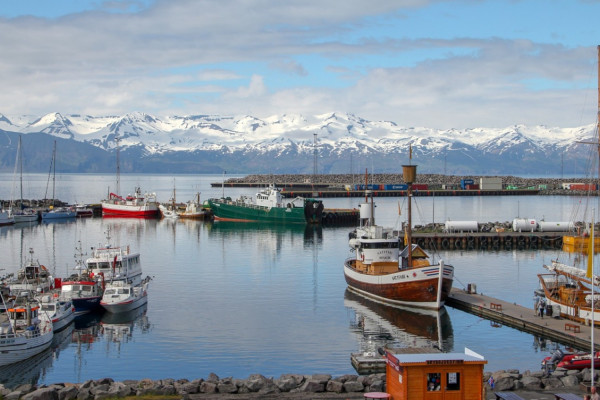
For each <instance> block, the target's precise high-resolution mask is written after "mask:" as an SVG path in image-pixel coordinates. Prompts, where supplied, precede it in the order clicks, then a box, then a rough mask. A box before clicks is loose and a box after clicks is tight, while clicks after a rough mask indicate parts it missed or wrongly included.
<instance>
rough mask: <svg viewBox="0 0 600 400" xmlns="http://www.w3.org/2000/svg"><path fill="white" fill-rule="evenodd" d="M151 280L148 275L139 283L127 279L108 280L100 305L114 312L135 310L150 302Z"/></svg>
mask: <svg viewBox="0 0 600 400" xmlns="http://www.w3.org/2000/svg"><path fill="white" fill-rule="evenodd" d="M151 280H152V278H150V277H149V276H147V277H146V278H144V279H143V280H142V281H141V282H140V283H138V284H132V283H130V282H128V281H127V280H115V281H112V282H108V283H107V284H106V289H105V290H104V295H103V296H102V300H101V301H100V305H101V306H102V307H103V308H104V309H105V310H106V311H107V312H109V313H113V314H116V313H123V312H128V311H131V310H135V309H136V308H139V307H141V306H143V305H144V304H146V303H147V302H148V285H149V283H150V281H151Z"/></svg>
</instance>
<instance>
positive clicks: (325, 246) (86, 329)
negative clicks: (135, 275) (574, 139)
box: [0, 174, 579, 385]
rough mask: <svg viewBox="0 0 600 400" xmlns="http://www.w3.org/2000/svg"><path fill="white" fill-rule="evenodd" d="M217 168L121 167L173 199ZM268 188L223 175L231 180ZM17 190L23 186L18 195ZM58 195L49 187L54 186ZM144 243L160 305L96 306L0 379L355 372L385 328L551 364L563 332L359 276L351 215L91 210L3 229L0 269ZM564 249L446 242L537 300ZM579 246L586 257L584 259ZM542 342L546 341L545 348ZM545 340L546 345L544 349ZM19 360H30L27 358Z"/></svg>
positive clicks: (0, 192) (448, 207) (463, 212)
mask: <svg viewBox="0 0 600 400" xmlns="http://www.w3.org/2000/svg"><path fill="white" fill-rule="evenodd" d="M0 177H1V178H2V182H4V183H2V184H0V198H2V199H9V198H10V197H11V196H13V195H14V189H13V188H12V184H11V182H12V174H5V175H3V174H0ZM221 179H222V177H221V176H220V175H219V176H207V175H202V176H177V177H175V179H174V178H173V177H172V176H156V175H123V176H122V177H121V188H122V189H123V190H122V193H127V192H132V191H133V188H134V186H136V185H139V186H141V187H142V190H148V191H153V192H156V194H157V196H158V199H159V200H160V201H164V202H166V201H168V200H169V198H170V197H171V195H172V192H173V187H174V186H175V187H176V193H177V200H178V201H187V200H190V199H192V198H193V197H194V195H195V193H196V192H201V198H202V199H206V198H208V197H216V196H221V194H222V189H221V188H212V187H211V186H210V183H211V182H215V181H216V182H218V181H220V180H221ZM24 182H25V197H26V198H42V197H44V191H45V190H46V185H47V177H46V176H43V175H41V174H39V175H28V176H26V177H25V178H24ZM114 186H115V184H114V177H112V176H108V175H77V174H72V175H61V176H60V177H57V184H56V197H57V198H59V199H61V200H64V201H68V202H71V203H75V202H83V203H97V202H99V201H100V200H101V199H102V198H103V197H105V194H106V193H107V192H108V190H109V187H112V189H110V190H112V191H114ZM254 191H255V190H254V189H236V190H231V189H227V188H225V194H226V195H230V196H232V197H237V196H238V195H239V194H242V193H244V194H253V193H254ZM11 193H13V194H11ZM50 196H51V195H50ZM359 201H360V199H357V198H343V199H325V200H324V203H325V206H326V207H327V208H352V207H356V206H357V204H358V202H359ZM376 201H377V211H376V213H377V222H378V223H379V224H381V225H388V226H399V225H400V223H401V222H402V221H404V220H405V219H406V217H405V214H404V213H402V215H398V209H399V208H400V209H402V210H403V209H405V204H404V199H402V198H381V199H376ZM578 201H579V199H574V198H569V197H558V196H549V197H545V196H526V197H508V196H506V197H470V198H465V197H448V198H435V199H432V198H419V199H417V201H416V203H417V204H416V207H415V208H414V209H415V220H416V221H415V223H416V224H419V223H428V222H431V221H436V222H443V221H445V220H447V219H452V220H477V221H479V222H488V221H512V219H513V218H515V217H528V218H536V219H542V218H546V220H552V221H568V220H570V219H572V210H573V209H574V203H577V202H578ZM108 230H110V232H111V235H112V238H113V242H114V243H115V244H122V245H130V246H131V249H132V250H134V251H139V252H140V253H141V257H142V264H143V269H144V273H145V274H147V275H151V276H153V277H154V280H153V282H152V284H151V287H150V292H149V302H148V305H147V307H145V308H144V309H141V310H138V312H136V313H134V314H133V315H124V316H119V317H118V318H114V317H111V316H110V315H104V316H90V317H87V318H81V319H78V320H77V321H76V323H75V324H74V325H72V326H71V327H70V328H69V329H68V330H65V331H63V332H61V334H60V335H58V337H56V338H55V342H56V343H55V346H54V348H53V349H51V350H48V351H47V352H45V353H42V354H40V355H39V356H37V357H35V358H33V359H30V360H27V361H25V362H23V363H22V364H20V365H19V366H18V367H17V368H15V367H14V366H13V367H11V368H4V369H0V383H5V384H9V385H14V384H17V383H21V382H25V381H28V382H39V383H53V382H82V381H85V380H87V379H98V378H102V377H112V378H114V379H115V380H124V379H142V378H151V379H162V378H176V379H178V378H188V379H195V378H205V377H207V376H208V375H209V374H210V373H211V372H214V373H216V374H217V375H219V376H222V377H224V376H233V377H237V378H245V377H247V376H248V375H250V374H253V373H261V374H263V375H265V376H279V375H281V374H283V373H306V374H311V373H330V374H332V375H334V376H337V375H341V374H346V373H355V371H354V369H353V368H352V365H351V364H350V354H351V353H353V352H358V351H372V350H374V349H375V348H376V347H377V346H378V345H380V344H383V343H393V344H394V345H397V346H415V345H420V344H423V343H429V344H437V345H438V346H440V347H441V348H442V349H443V350H444V351H457V352H462V351H464V348H465V347H468V348H470V349H472V350H474V351H476V352H478V353H480V354H483V355H484V356H485V358H486V359H487V360H488V364H487V366H486V370H489V371H495V370H499V369H507V368H519V369H521V370H526V369H530V370H539V365H540V361H541V359H542V358H543V357H544V356H546V355H547V354H549V352H550V351H551V350H552V348H553V345H552V344H551V343H546V342H545V341H542V342H540V341H539V339H538V338H535V337H534V336H532V335H530V334H526V333H523V332H520V331H517V330H514V329H512V328H508V327H504V326H502V327H497V326H495V324H492V323H490V321H487V320H484V319H481V318H477V317H475V316H473V315H470V314H467V313H464V312H462V311H459V310H455V309H453V308H450V307H446V308H445V310H444V311H442V312H441V313H425V314H424V313H422V312H419V311H417V310H410V309H397V308H393V307H389V306H384V305H381V304H378V303H374V302H371V301H368V300H366V299H363V298H362V297H360V296H356V295H354V294H353V293H350V292H348V291H347V290H346V283H345V281H344V276H343V272H342V263H343V261H344V259H345V258H347V257H348V256H350V251H349V247H348V244H347V241H348V232H349V231H350V230H351V227H304V226H271V225H260V224H239V223H223V222H217V223H210V222H202V221H184V220H181V221H170V220H137V219H113V218H111V219H102V218H94V219H83V220H73V221H69V222H62V223H57V222H53V223H36V224H31V225H16V226H11V227H2V228H0V252H1V254H2V262H1V264H0V269H3V270H2V271H0V273H2V274H4V273H10V272H15V271H16V270H17V269H18V268H19V266H20V265H21V264H22V263H23V262H24V260H25V259H26V258H27V257H28V249H29V248H32V249H33V250H34V252H35V253H34V255H35V258H37V259H39V261H40V262H41V263H42V264H44V265H46V266H47V267H48V268H49V269H50V270H51V271H53V272H54V274H55V275H56V276H65V275H67V274H69V273H70V272H71V270H72V268H73V267H74V265H75V248H76V247H77V245H78V243H81V245H82V248H83V249H84V251H86V249H87V253H89V252H90V251H89V250H90V248H91V247H94V246H98V245H101V244H104V243H105V241H106V240H105V236H106V235H105V232H106V231H108ZM557 256H559V253H558V252H557V251H554V250H546V251H543V250H538V251H516V250H515V251H497V252H492V251H485V252H483V251H450V252H441V253H440V254H436V255H435V257H441V258H443V259H444V260H445V262H446V263H451V264H453V265H454V266H455V268H456V272H455V273H456V279H455V282H454V286H455V287H460V288H462V287H465V286H466V285H467V284H468V283H475V284H476V285H477V289H478V291H479V292H483V293H485V294H487V295H491V296H495V297H499V298H502V299H506V300H509V301H513V302H516V303H518V304H521V305H524V306H527V307H531V306H532V302H533V290H534V289H535V288H537V286H538V283H537V274H538V273H540V272H543V271H544V269H543V268H542V265H543V263H544V262H549V261H550V260H551V259H552V258H556V257H557ZM571 261H572V260H571ZM540 346H541V347H540ZM544 347H545V348H544ZM16 371H18V372H16Z"/></svg>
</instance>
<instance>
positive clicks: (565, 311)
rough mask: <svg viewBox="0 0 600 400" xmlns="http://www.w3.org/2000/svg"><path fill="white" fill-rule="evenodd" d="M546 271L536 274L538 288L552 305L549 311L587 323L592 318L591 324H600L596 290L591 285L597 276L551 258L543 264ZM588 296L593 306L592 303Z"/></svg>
mask: <svg viewBox="0 0 600 400" xmlns="http://www.w3.org/2000/svg"><path fill="white" fill-rule="evenodd" d="M544 268H546V269H547V270H548V271H549V272H548V273H543V274H538V278H539V281H540V289H541V290H540V291H541V292H542V294H543V296H544V297H545V299H546V304H547V305H549V306H551V307H552V311H553V314H557V315H560V316H561V317H562V318H568V319H571V320H573V321H577V322H582V323H589V322H590V321H591V320H592V318H593V320H594V324H595V325H600V302H598V300H600V293H598V289H596V290H595V292H596V294H593V293H592V285H594V286H595V287H596V288H597V287H598V286H599V285H600V277H598V276H596V275H594V276H593V278H588V277H587V276H586V271H584V270H583V269H581V268H578V267H575V266H570V265H566V264H563V263H561V262H559V261H558V260H552V262H551V263H550V264H544ZM592 296H593V298H594V299H595V301H594V303H596V304H595V306H594V307H592Z"/></svg>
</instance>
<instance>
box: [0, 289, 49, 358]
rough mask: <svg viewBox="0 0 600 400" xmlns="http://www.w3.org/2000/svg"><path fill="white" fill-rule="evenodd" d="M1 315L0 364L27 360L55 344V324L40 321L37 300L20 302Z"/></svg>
mask: <svg viewBox="0 0 600 400" xmlns="http://www.w3.org/2000/svg"><path fill="white" fill-rule="evenodd" d="M0 318H2V320H1V322H0V338H2V340H0V366H3V365H9V364H13V363H16V362H19V361H22V360H25V359H27V358H29V357H32V356H34V355H36V354H38V353H41V352H42V351H44V350H45V349H47V348H48V347H49V346H50V345H51V344H52V338H53V336H54V332H53V330H52V323H51V322H47V321H42V320H40V318H39V305H37V303H31V302H29V300H25V302H20V301H18V302H17V303H16V305H14V306H13V307H10V308H8V312H7V313H6V314H2V315H1V316H0Z"/></svg>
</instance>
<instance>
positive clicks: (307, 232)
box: [206, 221, 323, 248]
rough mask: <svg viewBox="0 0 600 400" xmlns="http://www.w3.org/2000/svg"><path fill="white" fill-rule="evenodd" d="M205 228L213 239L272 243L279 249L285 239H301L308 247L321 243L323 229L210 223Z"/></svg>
mask: <svg viewBox="0 0 600 400" xmlns="http://www.w3.org/2000/svg"><path fill="white" fill-rule="evenodd" d="M206 227H207V229H208V232H209V234H210V235H213V236H215V237H220V238H229V237H236V238H239V239H241V240H246V239H247V240H251V241H258V242H271V241H273V243H274V247H276V248H280V246H281V242H282V241H283V240H284V239H286V238H291V239H293V240H295V239H296V238H300V237H302V240H303V242H304V245H305V246H309V247H311V246H312V245H313V244H320V243H321V242H322V241H323V228H322V226H320V225H308V224H306V225H305V224H272V223H267V222H234V221H210V222H206Z"/></svg>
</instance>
